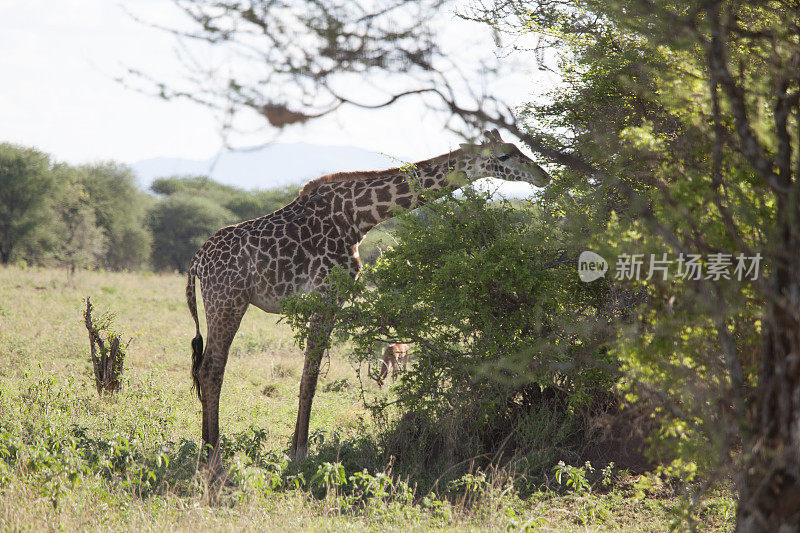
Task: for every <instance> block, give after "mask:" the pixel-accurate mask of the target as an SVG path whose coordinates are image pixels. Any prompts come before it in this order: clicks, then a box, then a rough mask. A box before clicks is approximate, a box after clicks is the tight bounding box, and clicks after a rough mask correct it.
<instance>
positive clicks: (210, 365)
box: [197, 305, 247, 475]
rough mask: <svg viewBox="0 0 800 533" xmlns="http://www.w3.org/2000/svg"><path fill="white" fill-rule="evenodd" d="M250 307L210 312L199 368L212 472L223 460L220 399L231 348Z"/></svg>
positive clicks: (217, 468) (204, 422) (218, 467)
mask: <svg viewBox="0 0 800 533" xmlns="http://www.w3.org/2000/svg"><path fill="white" fill-rule="evenodd" d="M246 309H247V306H246V305H244V306H241V307H236V308H225V309H209V311H208V312H207V313H206V321H207V323H208V337H207V340H206V347H205V351H204V353H203V357H202V360H201V362H200V364H199V368H198V369H197V380H198V382H199V384H200V390H201V391H202V394H201V403H202V406H203V444H204V446H206V447H209V448H210V455H209V457H208V463H209V467H210V468H211V471H212V473H214V474H215V475H216V474H219V473H220V471H221V469H222V461H221V456H220V448H219V399H220V392H221V390H222V379H223V376H224V373H225V364H226V363H227V361H228V350H229V349H230V346H231V343H232V342H233V338H234V336H235V335H236V332H237V331H238V329H239V324H240V323H241V320H242V317H243V316H244V312H245V310H246Z"/></svg>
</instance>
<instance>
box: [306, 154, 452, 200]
mask: <svg viewBox="0 0 800 533" xmlns="http://www.w3.org/2000/svg"><path fill="white" fill-rule="evenodd" d="M460 152H461V150H453V151H452V152H447V153H446V154H442V155H438V156H436V157H432V158H430V159H425V160H423V161H418V162H416V163H414V166H416V167H417V168H420V167H429V166H434V165H439V164H441V163H444V162H446V161H449V160H453V159H455V157H456V156H457V155H458V154H459V153H460ZM402 171H403V168H401V167H393V168H389V169H386V170H361V171H355V172H334V173H333V174H326V175H324V176H320V177H319V178H316V179H313V180H311V181H309V182H308V183H306V184H305V185H303V188H302V189H301V190H300V193H299V194H298V195H297V196H298V198H299V197H301V196H304V195H306V194H311V193H313V192H314V191H316V190H317V189H319V188H320V187H321V186H322V185H325V184H327V183H339V182H345V181H371V180H374V179H379V178H388V177H390V176H396V175H397V174H400V173H401V172H402Z"/></svg>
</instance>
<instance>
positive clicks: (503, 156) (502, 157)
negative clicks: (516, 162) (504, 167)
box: [497, 153, 511, 161]
mask: <svg viewBox="0 0 800 533" xmlns="http://www.w3.org/2000/svg"><path fill="white" fill-rule="evenodd" d="M509 159H511V154H510V153H508V154H500V155H499V156H497V160H498V161H507V160H509Z"/></svg>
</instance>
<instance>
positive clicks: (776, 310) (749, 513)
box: [737, 183, 800, 532]
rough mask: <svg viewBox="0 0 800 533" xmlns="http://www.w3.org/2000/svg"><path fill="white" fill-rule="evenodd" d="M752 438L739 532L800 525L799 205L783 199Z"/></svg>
mask: <svg viewBox="0 0 800 533" xmlns="http://www.w3.org/2000/svg"><path fill="white" fill-rule="evenodd" d="M774 240H775V242H774V245H775V247H774V248H773V252H772V253H771V254H770V255H771V257H770V259H771V260H770V265H769V268H770V275H771V280H770V282H771V283H770V285H771V289H772V294H770V295H769V296H768V298H767V309H766V315H765V317H764V325H763V327H764V329H763V335H764V339H763V353H762V357H761V367H760V371H759V376H758V389H757V397H756V401H755V405H754V406H753V410H752V412H751V430H752V439H751V441H750V443H749V449H748V450H746V451H747V452H749V454H750V456H749V457H748V458H747V463H746V470H745V472H743V473H742V477H741V480H740V487H739V489H740V492H739V511H738V516H737V528H738V530H739V531H747V532H750V531H770V532H783V531H786V532H788V531H800V206H799V202H798V185H797V184H796V183H795V184H794V186H793V187H791V188H790V192H789V194H787V195H782V197H781V198H779V199H778V212H777V231H776V232H775V239H774Z"/></svg>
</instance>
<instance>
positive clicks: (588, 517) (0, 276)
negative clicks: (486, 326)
mask: <svg viewBox="0 0 800 533" xmlns="http://www.w3.org/2000/svg"><path fill="white" fill-rule="evenodd" d="M184 284H185V278H184V277H183V276H178V275H154V274H147V273H143V274H132V273H102V272H89V271H78V272H76V273H75V274H74V275H70V274H68V273H67V272H66V271H65V270H60V269H59V270H56V269H25V268H20V267H8V268H0V528H1V529H3V530H23V529H30V528H33V529H36V530H42V529H48V530H56V529H59V530H100V529H102V530H108V529H127V530H198V529H216V530H263V529H291V530H297V529H314V530H342V529H349V530H363V529H374V530H427V529H452V528H459V529H465V530H477V529H532V530H556V531H563V530H579V531H580V530H587V529H588V530H607V529H609V530H636V531H658V530H665V529H669V527H670V524H671V523H674V522H675V520H676V518H679V517H680V514H681V513H682V512H684V511H683V509H685V508H686V507H685V505H684V504H685V501H684V500H682V499H681V498H680V497H679V496H678V495H677V493H676V491H675V489H674V485H675V483H674V482H668V483H662V484H655V485H653V484H652V483H649V485H650V486H649V488H647V489H646V490H645V489H644V488H643V487H644V486H645V485H646V484H644V483H641V481H642V478H640V477H634V476H629V475H626V474H625V472H614V473H613V475H611V476H608V475H607V476H605V478H606V481H610V484H604V483H603V477H604V476H602V475H601V473H600V467H601V466H603V465H598V469H597V471H596V472H595V473H594V474H593V475H590V474H589V472H587V471H585V470H582V469H580V468H576V469H571V470H569V471H565V472H564V475H563V477H562V478H561V484H559V483H558V482H556V481H555V479H554V478H555V476H554V475H551V476H549V477H550V479H541V480H529V481H527V482H526V483H518V481H519V480H515V479H514V477H513V475H511V476H509V475H507V473H504V474H503V475H493V474H492V473H491V472H490V473H488V474H487V473H480V472H475V473H473V474H472V475H466V476H464V477H462V478H460V479H457V480H451V481H449V482H447V483H446V484H444V483H443V484H434V486H433V488H432V489H431V488H430V484H425V485H424V486H423V484H422V483H418V480H414V479H409V478H402V477H401V476H397V475H396V474H394V473H393V472H392V464H391V463H392V461H391V459H390V460H388V461H387V460H384V459H382V458H381V456H380V453H379V450H378V449H377V447H376V445H375V444H374V443H375V442H376V439H375V438H374V436H375V433H376V431H378V429H377V428H376V426H375V424H374V423H373V422H372V421H371V417H370V414H369V412H368V410H367V409H366V408H365V407H364V406H363V401H362V397H361V394H362V393H361V387H360V384H359V383H360V380H359V378H358V376H357V373H356V369H355V368H354V367H353V366H351V364H350V363H349V361H348V352H347V347H346V346H337V347H334V348H333V349H332V350H331V353H330V357H329V365H327V364H325V366H326V367H327V371H326V372H325V374H324V377H322V378H321V380H320V384H319V389H318V393H317V397H316V401H315V404H314V411H313V418H312V427H311V434H312V439H311V449H310V457H309V460H308V461H306V462H305V463H303V464H301V465H294V464H292V463H289V462H288V460H287V459H286V457H285V456H284V452H285V451H286V450H287V449H288V445H289V441H290V439H291V435H292V431H293V428H294V420H295V416H296V409H297V401H296V396H297V389H298V383H299V376H300V371H301V368H302V362H303V360H302V352H301V351H300V350H299V348H297V346H296V345H295V343H294V339H293V333H292V331H291V330H290V329H289V327H288V326H287V325H285V324H283V323H279V322H278V317H277V316H275V315H265V314H264V313H262V312H261V311H259V310H257V309H255V308H251V309H250V311H249V312H248V313H247V315H246V316H245V318H244V321H243V323H242V326H241V329H240V330H239V333H238V335H237V337H236V339H235V341H234V343H233V346H232V348H231V354H230V358H229V361H228V366H227V371H226V375H225V383H224V388H223V397H222V405H221V430H222V432H223V434H224V441H223V442H224V446H225V450H226V452H225V453H226V466H227V467H228V468H229V469H230V472H231V477H232V478H233V480H234V481H235V483H236V484H235V486H232V487H225V488H223V489H222V490H221V491H219V492H217V491H214V490H212V489H210V488H209V487H208V485H207V483H206V477H205V475H204V473H203V470H202V469H198V463H199V456H200V448H199V440H200V438H199V437H200V427H199V426H200V404H199V402H198V400H197V398H196V396H195V394H194V392H193V391H192V390H191V388H190V387H191V381H190V378H189V366H190V350H189V341H190V339H191V337H192V336H193V335H194V332H193V324H192V322H191V318H190V316H189V313H188V311H187V308H186V304H185V301H184ZM86 296H91V297H92V300H93V304H94V306H95V309H96V311H97V312H98V313H99V312H102V311H111V312H113V313H115V314H116V319H115V326H116V329H117V330H118V331H119V332H121V333H122V334H123V336H124V337H126V338H127V337H132V338H133V341H132V342H131V344H130V346H129V348H128V355H127V359H126V361H125V371H124V380H123V383H124V388H123V391H122V392H121V393H120V394H117V395H116V396H115V397H112V398H104V399H101V398H100V397H98V394H97V392H96V391H95V388H94V382H93V379H92V370H91V362H90V360H89V356H88V353H89V352H88V339H87V332H86V330H85V328H84V326H83V323H82V309H83V305H84V303H83V299H84V298H85V297H86ZM203 331H205V330H204V328H203ZM377 355H378V354H376V357H377ZM363 386H364V389H365V390H366V393H367V394H391V391H389V392H378V390H377V387H376V386H375V384H374V383H372V382H368V381H367V380H366V378H365V379H364V380H363ZM554 466H555V465H554ZM364 469H366V471H365V470H364ZM654 479H655V478H654ZM568 480H570V483H568ZM637 481H638V482H639V483H637ZM651 481H652V480H651ZM523 485H524V486H525V487H527V488H525V489H524V490H523V489H521V487H522V486H523ZM695 513H696V517H697V518H698V519H699V520H700V526H701V527H702V529H704V530H730V529H732V527H733V518H734V514H735V507H734V503H733V499H732V496H731V495H730V494H720V495H718V496H717V497H715V498H711V499H709V500H708V501H707V502H706V503H704V504H703V505H702V506H701V507H700V508H699V509H696V510H695Z"/></svg>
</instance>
